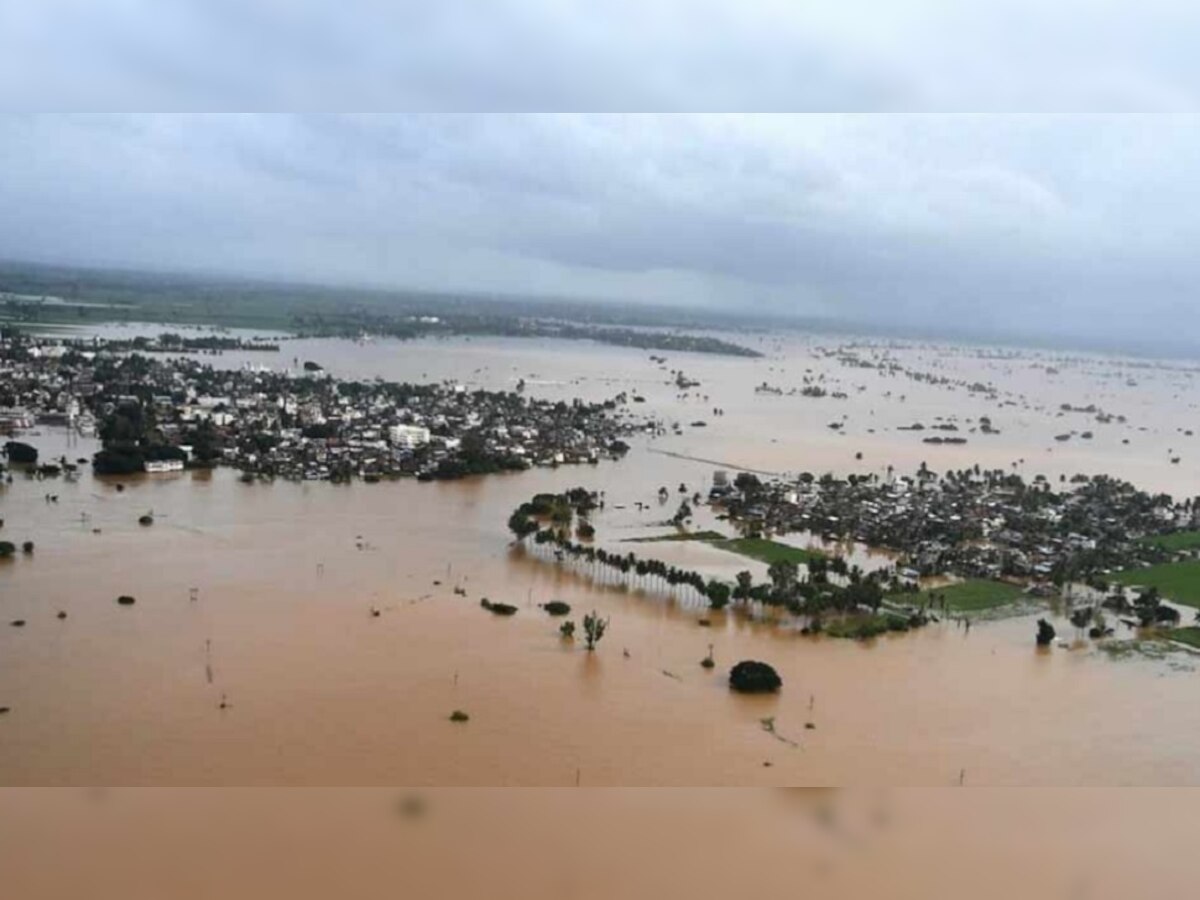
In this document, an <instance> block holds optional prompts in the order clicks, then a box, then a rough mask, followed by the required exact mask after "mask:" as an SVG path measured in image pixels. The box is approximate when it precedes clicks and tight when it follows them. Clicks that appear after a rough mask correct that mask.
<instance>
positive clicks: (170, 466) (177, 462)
mask: <svg viewBox="0 0 1200 900" xmlns="http://www.w3.org/2000/svg"><path fill="white" fill-rule="evenodd" d="M146 471H147V472H150V473H158V472H182V471H183V460H182V459H150V460H147V461H146Z"/></svg>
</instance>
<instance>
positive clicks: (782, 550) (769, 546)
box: [709, 538, 824, 565]
mask: <svg viewBox="0 0 1200 900" xmlns="http://www.w3.org/2000/svg"><path fill="white" fill-rule="evenodd" d="M709 543H711V544H712V545H713V546H714V547H716V548H717V549H719V550H728V551H729V552H730V553H737V554H740V555H741V556H747V557H749V558H750V559H756V560H758V561H759V562H764V563H766V564H767V565H770V564H771V563H773V562H780V561H782V562H794V563H797V564H803V563H806V562H808V561H809V560H811V559H816V558H817V557H819V556H824V554H823V553H819V552H817V551H816V550H805V549H804V548H802V547H793V546H791V545H790V544H781V543H780V542H779V541H772V540H770V539H768V538H731V539H729V540H720V541H710V542H709Z"/></svg>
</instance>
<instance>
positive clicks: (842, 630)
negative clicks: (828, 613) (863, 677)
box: [823, 613, 909, 641]
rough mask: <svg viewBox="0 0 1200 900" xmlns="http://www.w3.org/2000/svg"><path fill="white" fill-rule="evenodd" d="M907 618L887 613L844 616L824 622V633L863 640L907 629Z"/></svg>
mask: <svg viewBox="0 0 1200 900" xmlns="http://www.w3.org/2000/svg"><path fill="white" fill-rule="evenodd" d="M908 629H909V624H908V620H907V619H904V618H901V617H900V616H894V615H890V614H888V613H876V614H873V615H870V614H864V615H854V616H844V617H841V618H838V619H834V620H832V621H830V622H826V623H825V627H824V629H823V630H824V633H825V634H827V635H829V636H830V637H835V638H850V639H852V640H856V641H865V640H867V639H869V638H873V637H878V636H879V635H881V634H886V633H887V632H889V631H908Z"/></svg>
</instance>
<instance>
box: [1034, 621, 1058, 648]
mask: <svg viewBox="0 0 1200 900" xmlns="http://www.w3.org/2000/svg"><path fill="white" fill-rule="evenodd" d="M1037 625H1038V630H1037V644H1038V646H1039V647H1048V646H1050V642H1051V641H1053V640H1054V636H1055V634H1056V633H1057V632H1055V630H1054V626H1053V625H1051V624H1050V623H1049V622H1047V621H1046V620H1045V619H1038V623H1037Z"/></svg>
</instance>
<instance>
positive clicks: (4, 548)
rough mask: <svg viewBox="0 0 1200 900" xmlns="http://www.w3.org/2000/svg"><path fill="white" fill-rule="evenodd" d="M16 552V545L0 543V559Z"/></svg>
mask: <svg viewBox="0 0 1200 900" xmlns="http://www.w3.org/2000/svg"><path fill="white" fill-rule="evenodd" d="M16 552H17V545H16V544H14V543H13V542H12V541H0V559H4V558H5V557H8V556H12V555H13V554H14V553H16Z"/></svg>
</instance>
